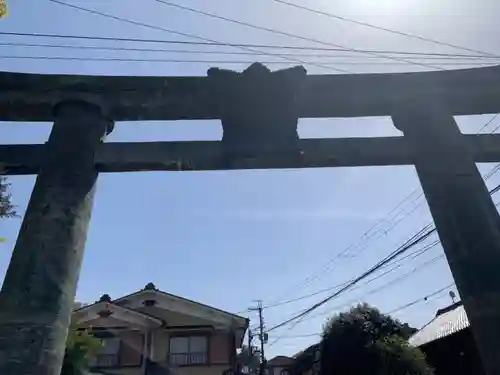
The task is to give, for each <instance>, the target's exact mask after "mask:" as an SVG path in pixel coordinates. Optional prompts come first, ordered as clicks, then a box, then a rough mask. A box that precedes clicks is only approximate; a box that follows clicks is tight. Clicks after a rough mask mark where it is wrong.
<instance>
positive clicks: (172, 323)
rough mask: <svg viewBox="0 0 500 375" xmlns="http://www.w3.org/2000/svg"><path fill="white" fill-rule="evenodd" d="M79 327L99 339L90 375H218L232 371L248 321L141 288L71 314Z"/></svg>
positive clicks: (152, 288) (103, 297) (106, 298)
mask: <svg viewBox="0 0 500 375" xmlns="http://www.w3.org/2000/svg"><path fill="white" fill-rule="evenodd" d="M73 320H74V321H75V322H76V324H77V326H78V327H79V328H78V329H89V330H90V331H91V332H92V333H93V334H94V335H95V336H96V337H98V338H100V339H101V340H102V343H103V345H102V347H101V350H100V352H99V353H98V355H97V356H95V358H93V359H92V360H91V367H92V372H93V373H105V374H110V375H161V374H173V375H222V374H223V373H228V372H231V371H232V372H235V371H236V350H237V349H238V348H241V345H242V341H243V337H244V335H245V331H246V329H247V328H248V319H246V318H244V317H241V316H238V315H235V314H231V313H228V312H225V311H222V310H219V309H217V308H214V307H210V306H206V305H203V304H201V303H198V302H195V301H191V300H188V299H185V298H182V297H179V296H175V295H172V294H169V293H165V292H163V291H161V290H158V289H156V287H155V286H154V284H152V283H149V284H148V285H146V287H145V288H144V289H142V290H139V291H137V292H135V293H132V294H130V295H127V296H124V297H120V298H117V299H111V298H110V297H109V296H108V295H103V296H102V297H101V298H100V300H99V301H97V302H96V303H94V304H91V305H87V306H83V307H82V308H80V309H78V310H75V311H74V313H73Z"/></svg>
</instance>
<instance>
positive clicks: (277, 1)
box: [157, 0, 497, 57]
mask: <svg viewBox="0 0 500 375" xmlns="http://www.w3.org/2000/svg"><path fill="white" fill-rule="evenodd" d="M157 1H159V0H157ZM271 1H274V2H276V3H280V4H283V5H286V6H289V7H293V8H296V9H301V10H304V11H307V12H310V13H315V14H318V15H322V16H327V17H330V18H335V19H337V20H340V21H344V22H349V23H353V24H356V25H361V26H366V27H369V28H372V29H376V30H380V31H386V32H389V33H392V34H396V35H400V36H405V37H408V38H412V39H417V40H421V41H424V42H429V43H433V44H437V45H440V46H445V47H451V48H455V49H458V50H462V51H468V52H473V53H479V54H481V55H487V56H495V57H497V55H494V54H492V53H489V52H484V51H480V50H477V49H473V48H468V47H463V46H459V45H456V44H451V43H447V42H442V41H439V40H436V39H432V38H426V37H423V36H420V35H416V34H411V33H407V32H403V31H399V30H395V29H390V28H387V27H382V26H377V25H374V24H371V23H368V22H363V21H358V20H354V19H352V18H348V17H345V16H339V15H337V14H334V13H330V12H326V11H322V10H319V9H314V8H310V7H307V6H305V5H299V4H295V3H292V2H289V1H285V0H271Z"/></svg>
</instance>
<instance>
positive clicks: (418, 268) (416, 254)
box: [292, 241, 445, 319]
mask: <svg viewBox="0 0 500 375" xmlns="http://www.w3.org/2000/svg"><path fill="white" fill-rule="evenodd" d="M438 244H439V241H434V242H433V243H432V244H429V245H427V246H426V247H425V248H424V249H418V250H417V251H415V252H413V253H412V254H408V255H407V256H405V258H408V257H409V256H411V257H412V259H416V258H417V257H419V256H421V255H423V254H424V253H426V252H427V251H429V250H430V249H432V248H434V247H435V246H436V245H438ZM444 257H445V256H444V254H441V255H438V256H436V257H434V258H431V259H430V260H428V261H426V262H424V263H422V264H420V265H418V266H416V267H414V268H413V269H412V270H410V271H409V272H406V273H404V274H402V275H400V276H398V277H397V278H395V279H393V280H391V281H389V282H387V283H386V284H383V285H381V286H378V287H376V288H374V289H372V290H370V291H368V292H366V293H364V294H363V295H362V296H364V297H366V296H369V295H373V294H377V293H379V292H381V291H383V290H385V289H387V288H390V287H391V286H392V285H395V284H397V283H399V282H400V281H402V280H404V279H406V278H408V277H410V276H412V275H414V274H415V273H417V272H419V271H421V270H422V269H424V268H426V267H428V266H430V265H432V264H435V263H436V262H437V261H439V260H441V259H444ZM401 260H402V258H401V259H399V260H398V261H401ZM400 267H401V265H397V266H396V267H392V268H390V269H389V270H388V271H386V272H384V273H382V274H380V275H378V276H377V277H374V278H372V279H370V280H368V281H366V282H365V283H363V284H361V285H358V286H357V287H354V288H352V289H351V291H354V290H356V289H359V288H362V287H364V286H366V285H369V284H371V283H372V282H374V281H376V280H378V279H380V278H382V277H383V276H386V275H387V274H389V273H391V272H393V271H395V270H397V269H399V268H400ZM347 283H349V281H348V282H345V283H344V284H342V286H343V285H346V284H347ZM357 301H358V299H354V300H350V301H348V302H345V303H342V304H340V305H337V306H335V307H333V308H332V309H330V310H339V309H341V308H343V307H345V306H349V305H351V304H353V303H355V302H357ZM330 313H331V311H325V312H321V313H318V314H315V315H313V316H310V317H309V319H313V318H316V317H319V316H324V315H328V314H330ZM295 314H296V313H294V314H292V315H295Z"/></svg>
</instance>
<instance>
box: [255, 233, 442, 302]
mask: <svg viewBox="0 0 500 375" xmlns="http://www.w3.org/2000/svg"><path fill="white" fill-rule="evenodd" d="M438 244H439V240H436V241H434V242H432V243H431V244H429V245H427V246H425V247H424V248H423V249H417V250H415V251H413V252H411V253H409V254H406V255H405V256H404V257H401V258H399V259H397V260H395V261H394V262H391V263H389V264H386V266H390V265H393V266H395V267H391V268H390V269H389V270H387V271H385V272H383V273H381V274H380V275H377V276H375V277H374V278H372V279H370V280H368V281H367V282H366V283H365V284H363V285H362V286H364V285H368V284H370V283H372V282H373V281H375V280H378V279H380V278H382V277H384V276H386V275H388V274H389V273H391V272H393V271H395V270H396V269H398V268H400V267H401V263H402V262H403V261H405V260H406V259H408V258H412V259H416V258H417V257H419V256H421V255H423V254H425V253H426V252H427V251H429V250H430V249H432V248H433V247H434V246H436V245H438ZM386 266H384V267H381V268H380V269H384V268H385V267H386ZM348 283H349V281H345V282H343V283H340V284H337V285H335V286H332V287H328V288H324V289H321V290H318V291H316V292H313V293H309V294H306V295H303V296H300V297H297V298H292V299H289V300H285V301H282V302H278V303H274V304H270V305H265V306H264V308H265V309H270V308H274V307H279V306H283V305H288V304H290V303H294V302H298V301H302V300H304V299H308V298H311V297H315V296H317V295H319V294H322V293H325V292H330V291H332V290H335V289H338V288H341V287H343V286H345V285H347V284H348Z"/></svg>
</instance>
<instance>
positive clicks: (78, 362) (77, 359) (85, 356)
mask: <svg viewBox="0 0 500 375" xmlns="http://www.w3.org/2000/svg"><path fill="white" fill-rule="evenodd" d="M100 346H101V342H100V341H99V340H98V339H96V338H95V337H94V336H92V334H91V333H89V332H88V331H87V330H83V331H78V330H76V329H75V327H71V328H70V331H69V333H68V339H67V342H66V352H65V354H64V362H63V367H62V371H61V375H84V374H87V373H88V367H89V366H88V365H89V359H90V358H91V357H92V356H93V355H95V354H96V353H97V351H98V350H99V347H100Z"/></svg>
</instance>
